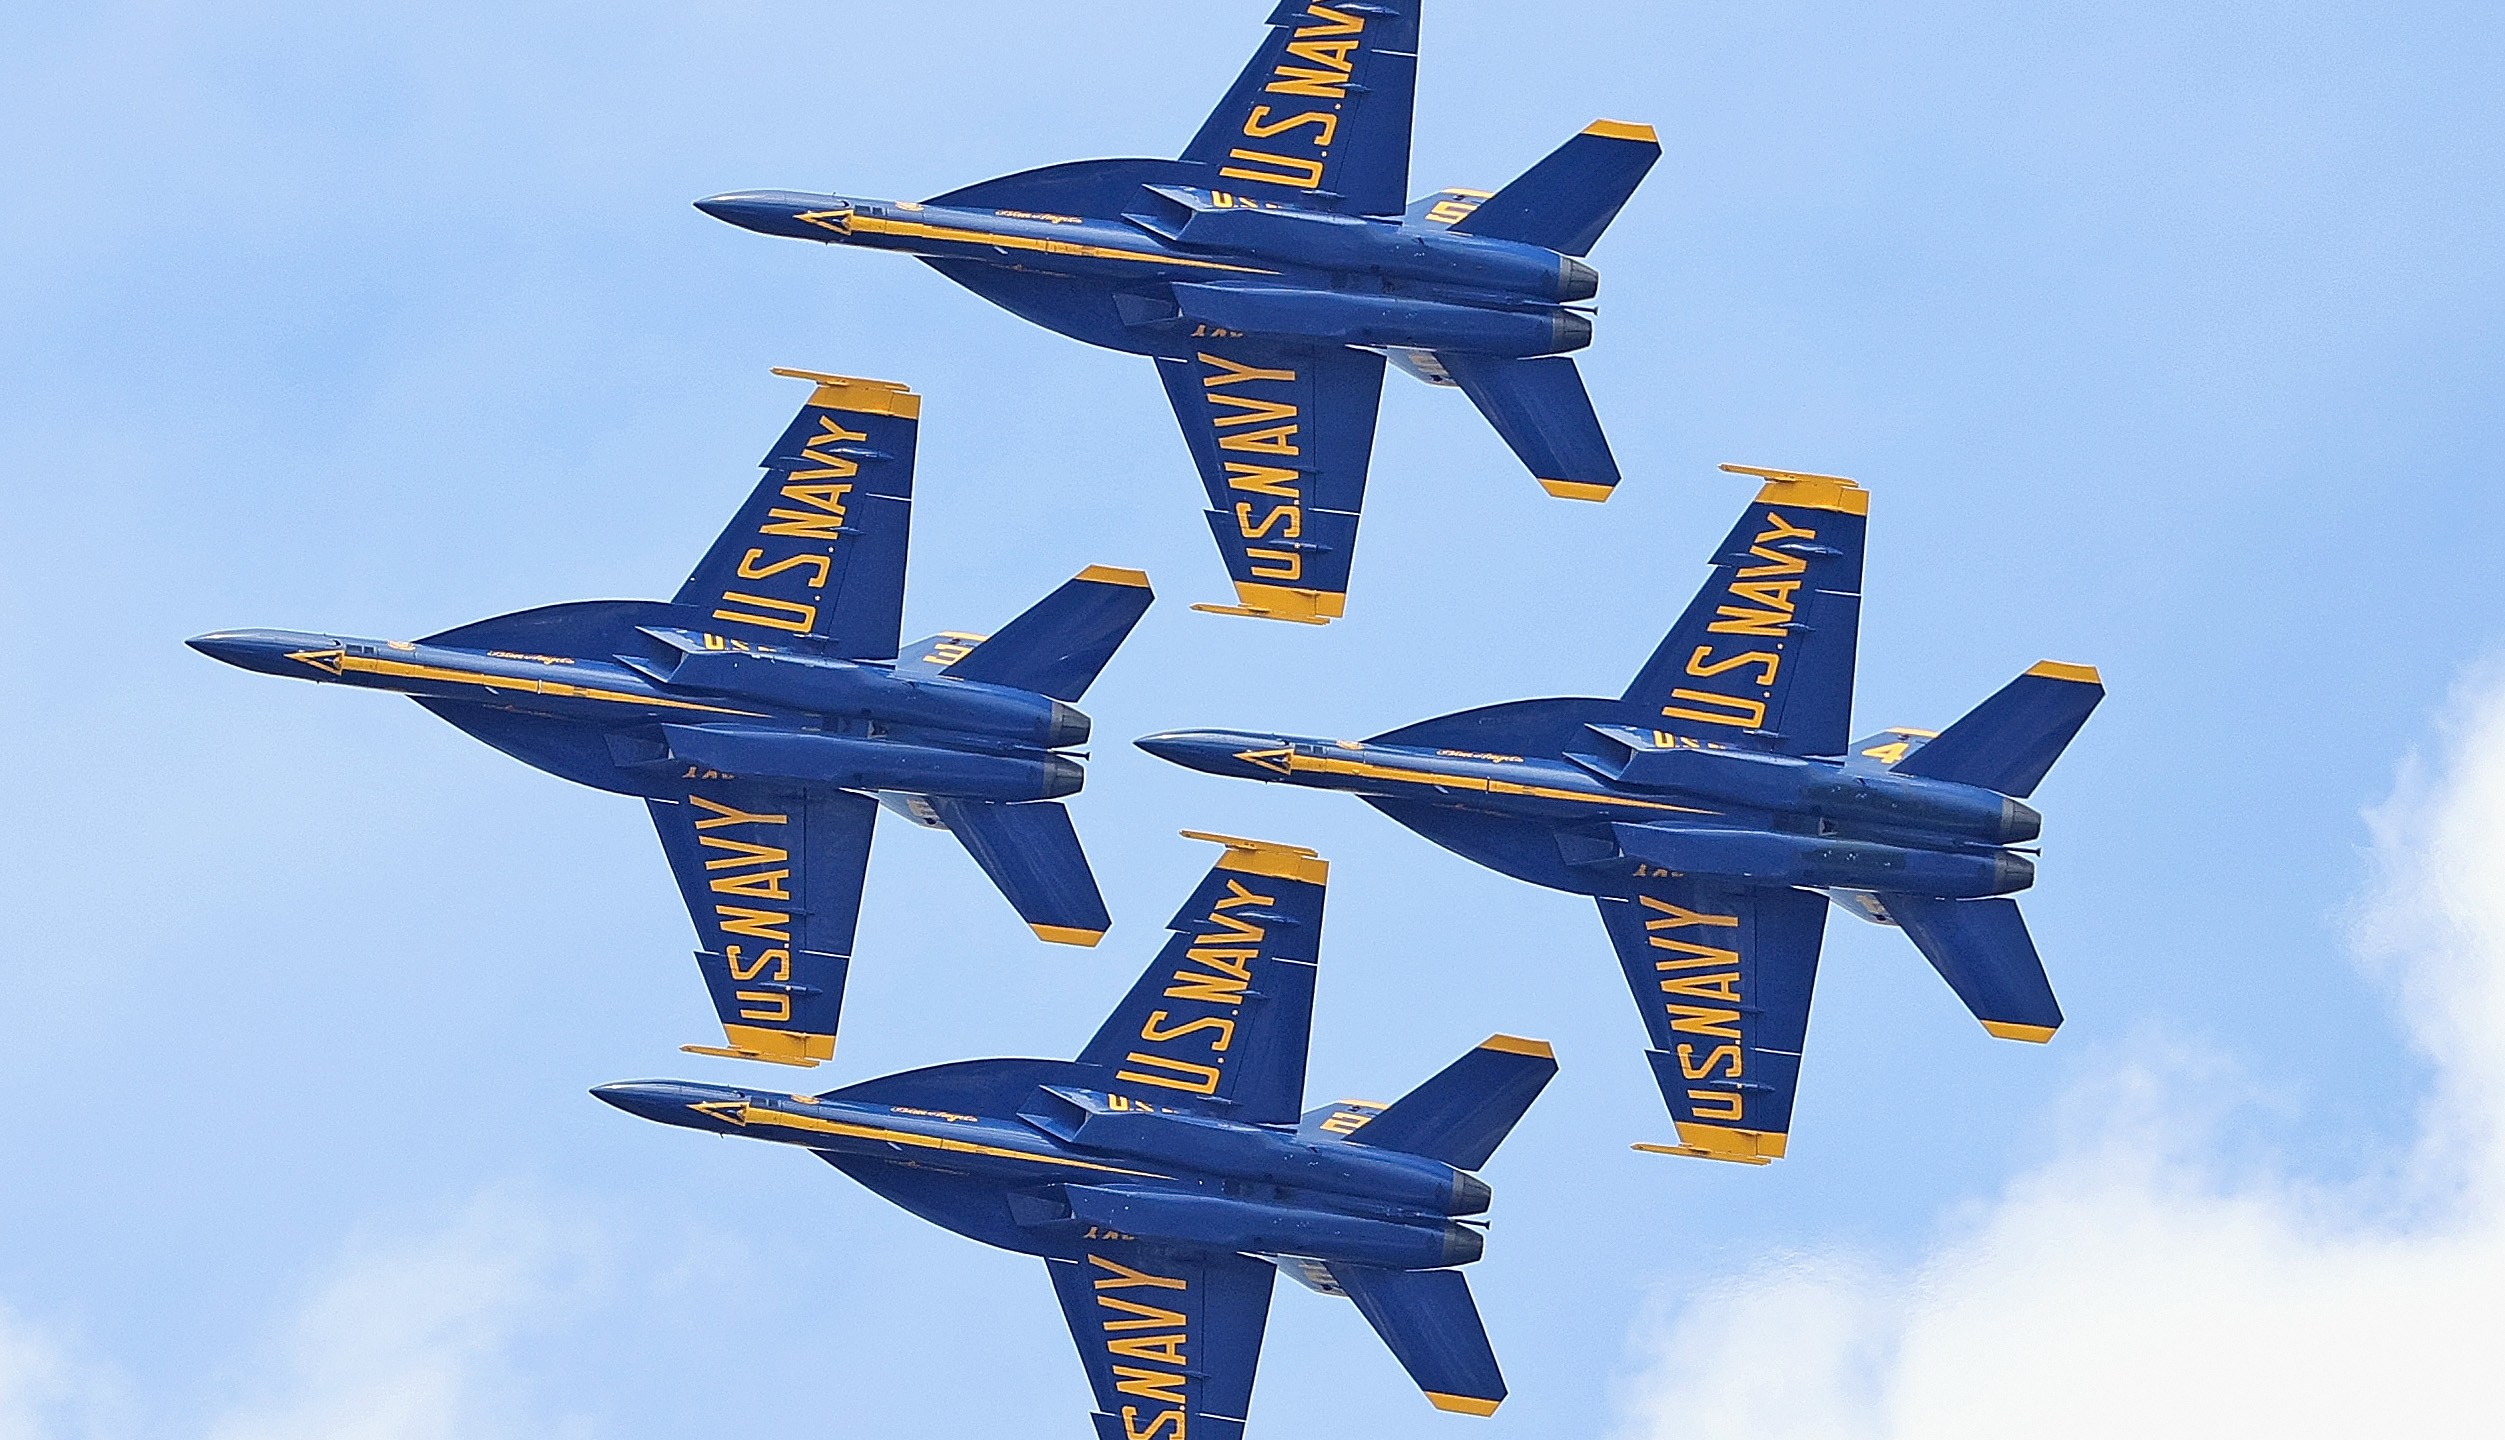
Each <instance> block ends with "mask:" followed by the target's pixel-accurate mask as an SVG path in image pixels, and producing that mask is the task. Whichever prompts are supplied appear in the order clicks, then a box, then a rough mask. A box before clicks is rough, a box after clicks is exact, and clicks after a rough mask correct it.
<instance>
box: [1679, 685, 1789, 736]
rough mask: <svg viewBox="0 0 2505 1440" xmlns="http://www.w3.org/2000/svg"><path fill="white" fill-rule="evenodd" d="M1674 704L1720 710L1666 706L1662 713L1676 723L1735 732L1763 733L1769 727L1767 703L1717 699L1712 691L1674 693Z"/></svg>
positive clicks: (1724, 698)
mask: <svg viewBox="0 0 2505 1440" xmlns="http://www.w3.org/2000/svg"><path fill="white" fill-rule="evenodd" d="M1670 698H1671V699H1673V700H1688V701H1693V702H1694V703H1696V704H1699V705H1717V706H1721V707H1722V709H1720V710H1690V709H1685V708H1683V707H1681V706H1677V705H1664V706H1663V707H1661V713H1662V714H1664V715H1666V716H1668V717H1670V718H1671V719H1673V720H1695V721H1700V722H1702V723H1704V724H1707V725H1728V726H1730V727H1732V728H1733V729H1735V730H1762V729H1764V728H1765V725H1766V702H1765V701H1763V700H1745V699H1742V698H1741V697H1739V696H1737V695H1717V694H1715V693H1714V692H1713V691H1711V690H1673V691H1671V692H1670Z"/></svg>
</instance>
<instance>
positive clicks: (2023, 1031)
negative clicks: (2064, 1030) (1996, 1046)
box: [1983, 1020, 2061, 1045]
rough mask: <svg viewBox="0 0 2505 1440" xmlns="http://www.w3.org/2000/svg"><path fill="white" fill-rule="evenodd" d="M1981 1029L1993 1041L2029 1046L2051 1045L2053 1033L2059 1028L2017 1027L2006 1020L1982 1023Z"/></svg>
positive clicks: (2050, 1026)
mask: <svg viewBox="0 0 2505 1440" xmlns="http://www.w3.org/2000/svg"><path fill="white" fill-rule="evenodd" d="M1983 1028H1984V1029H1985V1030H1986V1031H1987V1032H1989V1033H1990V1034H1991V1036H1992V1038H1993V1039H1995V1040H2020V1041H2024V1042H2025V1043H2027V1044H2029V1045H2048V1044H2050V1043H2052V1039H2053V1032H2055V1031H2056V1030H2059V1029H2060V1028H2061V1027H2060V1026H2058V1025H2019V1024H2015V1023H2012V1022H2011V1021H2007V1020H1986V1021H1984V1022H1983Z"/></svg>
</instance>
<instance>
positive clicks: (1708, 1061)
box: [1679, 1045, 1741, 1080]
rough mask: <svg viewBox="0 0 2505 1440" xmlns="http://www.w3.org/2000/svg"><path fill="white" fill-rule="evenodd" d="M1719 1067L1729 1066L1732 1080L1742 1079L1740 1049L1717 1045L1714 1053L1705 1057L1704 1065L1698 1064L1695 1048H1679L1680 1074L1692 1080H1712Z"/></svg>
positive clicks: (1733, 1046)
mask: <svg viewBox="0 0 2505 1440" xmlns="http://www.w3.org/2000/svg"><path fill="white" fill-rule="evenodd" d="M1718 1065H1728V1066H1729V1067H1730V1074H1731V1078H1732V1079H1734V1080H1737V1079H1738V1078H1740V1073H1741V1071H1740V1047H1738V1046H1737V1045H1716V1046H1715V1047H1713V1053H1712V1054H1710V1055H1707V1056H1706V1057H1705V1063H1704V1064H1702V1065H1699V1064H1697V1063H1696V1047H1695V1046H1693V1045H1682V1046H1680V1047H1679V1073H1680V1074H1681V1075H1684V1076H1686V1077H1687V1078H1688V1079H1690V1080H1711V1079H1712V1078H1713V1072H1714V1067H1716V1066H1718Z"/></svg>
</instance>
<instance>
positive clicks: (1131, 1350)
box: [1105, 1326, 1189, 1369]
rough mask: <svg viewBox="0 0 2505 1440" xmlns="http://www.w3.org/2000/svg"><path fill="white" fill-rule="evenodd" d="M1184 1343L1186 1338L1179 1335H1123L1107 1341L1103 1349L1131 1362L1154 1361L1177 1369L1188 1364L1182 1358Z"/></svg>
mask: <svg viewBox="0 0 2505 1440" xmlns="http://www.w3.org/2000/svg"><path fill="white" fill-rule="evenodd" d="M1107 1328H1108V1329H1110V1328H1111V1327H1110V1326H1108V1327H1107ZM1185 1343H1186V1337H1185V1336H1183V1335H1181V1334H1170V1335H1124V1336H1121V1337H1118V1338H1116V1339H1111V1340H1107V1341H1106V1342H1105V1349H1106V1350H1107V1351H1109V1352H1110V1353H1112V1354H1115V1355H1123V1356H1128V1357H1129V1358H1131V1359H1133V1360H1155V1361H1158V1362H1160V1363H1162V1364H1166V1365H1172V1366H1175V1367H1176V1368H1178V1369H1179V1368H1181V1367H1182V1366H1184V1365H1186V1364H1188V1363H1189V1362H1188V1361H1186V1360H1185V1359H1184V1358H1183V1346H1184V1344H1185Z"/></svg>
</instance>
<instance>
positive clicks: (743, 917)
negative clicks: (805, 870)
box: [713, 905, 792, 945]
mask: <svg viewBox="0 0 2505 1440" xmlns="http://www.w3.org/2000/svg"><path fill="white" fill-rule="evenodd" d="M713 918H715V919H716V920H719V921H721V922H722V933H723V934H725V935H745V936H747V937H749V938H750V939H752V940H779V941H781V942H782V943H783V944H786V945H789V944H790V943H792V937H791V932H790V931H788V930H785V929H784V928H783V927H784V926H786V925H789V924H790V923H792V917H791V916H790V915H789V914H787V913H785V912H783V911H781V910H751V909H749V908H748V907H746V906H744V905H716V906H714V907H713Z"/></svg>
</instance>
